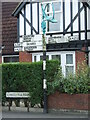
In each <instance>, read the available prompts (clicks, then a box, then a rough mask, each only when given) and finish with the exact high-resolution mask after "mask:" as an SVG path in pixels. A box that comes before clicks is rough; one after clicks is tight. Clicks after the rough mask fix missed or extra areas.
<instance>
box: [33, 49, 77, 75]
mask: <svg viewBox="0 0 90 120" xmlns="http://www.w3.org/2000/svg"><path fill="white" fill-rule="evenodd" d="M66 54H73V64H68V65H73V67H74V71H73V72H74V73H75V70H76V62H75V51H61V52H60V51H59V52H47V53H46V55H49V60H51V59H52V55H60V56H61V66H62V73H63V75H64V76H66V66H67V64H66ZM42 55H43V53H41V52H39V53H32V62H34V56H36V62H38V61H40V56H42Z"/></svg>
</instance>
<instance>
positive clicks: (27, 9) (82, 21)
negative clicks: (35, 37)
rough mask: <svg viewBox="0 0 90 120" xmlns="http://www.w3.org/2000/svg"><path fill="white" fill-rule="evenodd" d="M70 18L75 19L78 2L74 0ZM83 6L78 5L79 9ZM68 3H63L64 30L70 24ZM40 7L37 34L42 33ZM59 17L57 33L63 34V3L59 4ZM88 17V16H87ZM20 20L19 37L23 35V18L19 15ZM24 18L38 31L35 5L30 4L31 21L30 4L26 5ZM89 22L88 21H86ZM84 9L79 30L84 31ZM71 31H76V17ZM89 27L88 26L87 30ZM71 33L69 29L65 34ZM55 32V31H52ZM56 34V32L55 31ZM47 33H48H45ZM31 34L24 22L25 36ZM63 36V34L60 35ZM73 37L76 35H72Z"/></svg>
mask: <svg viewBox="0 0 90 120" xmlns="http://www.w3.org/2000/svg"><path fill="white" fill-rule="evenodd" d="M72 6H73V9H72V16H73V17H72V18H74V17H75V15H76V14H77V13H78V2H76V1H75V0H73V2H72ZM82 6H83V4H82V3H80V8H81V7H82ZM21 11H22V13H24V8H23V9H22V10H21ZM70 11H71V10H70V2H69V1H67V2H66V1H65V29H66V28H67V26H68V25H69V24H70V22H71V15H70V14H71V13H70ZM41 13H42V12H41V5H40V4H39V31H40V32H39V34H41V33H42V30H41V18H42V14H41ZM60 14H61V16H60V31H59V32H63V3H62V4H61V13H60ZM87 15H88V13H87ZM88 16H89V15H88ZM19 18H20V36H22V35H24V18H23V17H22V15H19ZM26 18H27V19H28V20H29V22H30V23H32V26H33V27H34V28H35V30H36V31H38V7H37V4H36V3H35V4H32V19H31V6H30V4H27V5H26ZM88 19H90V18H89V17H88ZM31 20H32V21H31ZM88 21H89V20H88ZM84 22H85V21H84V9H83V10H82V12H81V13H80V25H81V28H80V29H81V30H85V23H84ZM72 26H73V31H78V29H79V28H78V26H79V23H78V17H77V19H76V20H75V21H74V23H73V25H72ZM89 26H90V25H89V24H88V28H90V27H89ZM69 31H71V27H70V28H69V30H68V31H67V32H69ZM52 32H55V31H52ZM56 32H57V31H56ZM46 33H48V32H46ZM30 34H31V27H30V25H29V24H28V23H27V22H26V35H30ZM33 34H35V32H34V31H33ZM61 35H63V34H61ZM73 35H78V33H74V34H73ZM66 36H71V34H67V35H66ZM81 39H82V40H83V39H85V33H81ZM20 41H22V38H21V37H20Z"/></svg>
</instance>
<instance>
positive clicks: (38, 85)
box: [2, 60, 59, 105]
mask: <svg viewBox="0 0 90 120" xmlns="http://www.w3.org/2000/svg"><path fill="white" fill-rule="evenodd" d="M46 67H47V69H46V78H47V81H53V80H54V76H55V74H56V73H57V71H58V67H59V61H57V60H51V61H47V65H46ZM16 91H17V92H19V91H20V92H21V91H22V92H27V91H29V92H30V96H31V98H30V101H31V102H32V105H34V104H37V103H42V101H43V70H42V61H41V62H35V63H9V64H2V93H3V101H5V100H6V97H5V94H6V92H16Z"/></svg>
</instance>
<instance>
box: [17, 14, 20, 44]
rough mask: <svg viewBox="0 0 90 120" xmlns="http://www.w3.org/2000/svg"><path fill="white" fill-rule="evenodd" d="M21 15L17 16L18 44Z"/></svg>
mask: <svg viewBox="0 0 90 120" xmlns="http://www.w3.org/2000/svg"><path fill="white" fill-rule="evenodd" d="M19 19H20V18H19V15H18V16H17V42H19V36H20V27H19V22H20V20H19Z"/></svg>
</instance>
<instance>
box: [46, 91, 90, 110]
mask: <svg viewBox="0 0 90 120" xmlns="http://www.w3.org/2000/svg"><path fill="white" fill-rule="evenodd" d="M89 97H90V94H89ZM88 102H89V100H88V94H73V95H70V94H62V93H59V92H56V93H55V94H52V95H50V96H48V109H57V110H58V109H71V110H88Z"/></svg>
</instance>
